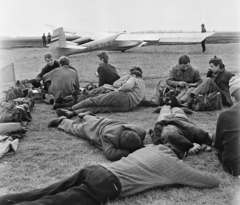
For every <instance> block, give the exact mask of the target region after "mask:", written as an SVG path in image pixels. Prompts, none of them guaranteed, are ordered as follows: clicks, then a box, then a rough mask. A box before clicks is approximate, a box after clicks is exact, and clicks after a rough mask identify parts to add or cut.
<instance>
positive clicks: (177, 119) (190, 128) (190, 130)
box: [149, 105, 212, 146]
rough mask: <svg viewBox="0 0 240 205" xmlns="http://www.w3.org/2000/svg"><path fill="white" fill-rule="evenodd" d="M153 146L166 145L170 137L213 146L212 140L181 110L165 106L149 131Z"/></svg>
mask: <svg viewBox="0 0 240 205" xmlns="http://www.w3.org/2000/svg"><path fill="white" fill-rule="evenodd" d="M149 134H150V136H151V138H152V141H153V144H156V145H157V144H164V143H165V142H166V141H168V136H169V135H177V136H179V138H180V137H181V136H183V137H184V138H186V140H188V141H189V142H191V143H197V144H200V145H202V144H205V145H208V146H211V144H212V138H211V137H210V135H209V134H208V132H205V131H204V130H203V129H201V128H199V127H198V126H197V125H195V124H194V123H193V122H191V121H190V120H189V119H188V118H187V116H186V114H185V113H184V112H183V110H182V109H181V108H178V107H173V108H172V109H171V107H170V106H167V105H164V106H163V107H162V109H161V111H160V114H159V116H158V119H157V123H156V124H155V127H154V131H153V130H151V129H150V130H149Z"/></svg>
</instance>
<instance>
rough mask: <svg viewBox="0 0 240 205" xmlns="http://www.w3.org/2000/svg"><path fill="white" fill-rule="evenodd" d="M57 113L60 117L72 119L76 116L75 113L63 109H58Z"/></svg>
mask: <svg viewBox="0 0 240 205" xmlns="http://www.w3.org/2000/svg"><path fill="white" fill-rule="evenodd" d="M56 113H57V115H58V117H61V116H65V117H66V118H71V117H74V116H75V115H76V113H75V111H68V110H65V109H61V108H58V109H57V110H56Z"/></svg>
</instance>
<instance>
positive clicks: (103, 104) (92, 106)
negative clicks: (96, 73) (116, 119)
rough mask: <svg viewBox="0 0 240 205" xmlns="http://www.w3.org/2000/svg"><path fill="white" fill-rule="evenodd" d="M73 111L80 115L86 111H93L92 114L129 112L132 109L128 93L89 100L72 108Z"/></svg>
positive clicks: (110, 94)
mask: <svg viewBox="0 0 240 205" xmlns="http://www.w3.org/2000/svg"><path fill="white" fill-rule="evenodd" d="M72 109H73V110H74V111H75V112H76V113H77V114H78V113H81V112H86V111H91V112H92V113H99V112H127V111H129V110H130V109H131V107H130V99H129V96H128V94H127V93H126V92H110V93H107V94H101V95H98V96H96V97H90V98H87V99H86V100H83V101H82V102H79V103H78V104H76V105H74V106H72Z"/></svg>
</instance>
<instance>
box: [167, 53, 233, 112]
mask: <svg viewBox="0 0 240 205" xmlns="http://www.w3.org/2000/svg"><path fill="white" fill-rule="evenodd" d="M209 66H210V68H209V71H208V72H207V77H206V79H205V80H204V81H203V82H202V83H201V84H200V85H199V86H197V88H195V89H194V90H192V91H191V92H190V93H189V96H188V100H187V102H186V104H185V105H184V106H187V107H188V108H192V105H193V102H194V97H195V96H197V95H199V94H200V95H208V94H210V93H214V92H216V93H217V92H220V93H221V98H222V103H223V105H225V106H232V104H233V103H232V100H231V97H230V93H229V80H230V79H231V77H233V76H234V74H233V73H232V72H230V71H227V70H226V68H225V65H224V64H223V62H222V59H220V58H218V57H216V56H214V57H213V58H211V59H210V61H209ZM173 98H174V96H172V98H171V101H172V103H174V105H176V106H181V105H180V103H181V102H178V101H176V99H173ZM216 103H217V102H216Z"/></svg>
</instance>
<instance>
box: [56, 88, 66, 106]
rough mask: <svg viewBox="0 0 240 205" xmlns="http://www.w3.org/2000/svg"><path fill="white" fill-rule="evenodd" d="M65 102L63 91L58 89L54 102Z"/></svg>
mask: <svg viewBox="0 0 240 205" xmlns="http://www.w3.org/2000/svg"><path fill="white" fill-rule="evenodd" d="M63 102H64V98H63V97H62V91H58V92H57V93H56V95H55V98H54V103H58V104H61V103H63Z"/></svg>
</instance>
